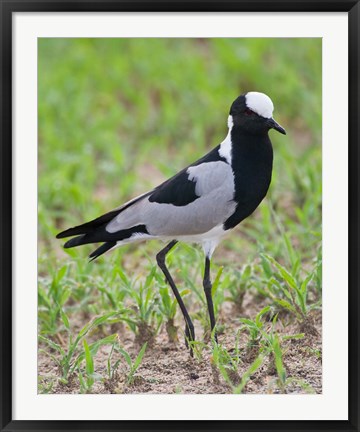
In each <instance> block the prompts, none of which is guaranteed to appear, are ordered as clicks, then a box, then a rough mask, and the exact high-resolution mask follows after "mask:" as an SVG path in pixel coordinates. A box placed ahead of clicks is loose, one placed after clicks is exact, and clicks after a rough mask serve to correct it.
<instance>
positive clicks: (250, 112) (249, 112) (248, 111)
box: [244, 108, 255, 116]
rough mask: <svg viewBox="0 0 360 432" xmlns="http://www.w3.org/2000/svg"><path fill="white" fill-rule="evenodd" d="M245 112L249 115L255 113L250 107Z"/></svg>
mask: <svg viewBox="0 0 360 432" xmlns="http://www.w3.org/2000/svg"><path fill="white" fill-rule="evenodd" d="M244 113H245V115H247V116H252V115H254V114H255V113H254V111H251V109H250V108H246V109H245V111H244Z"/></svg>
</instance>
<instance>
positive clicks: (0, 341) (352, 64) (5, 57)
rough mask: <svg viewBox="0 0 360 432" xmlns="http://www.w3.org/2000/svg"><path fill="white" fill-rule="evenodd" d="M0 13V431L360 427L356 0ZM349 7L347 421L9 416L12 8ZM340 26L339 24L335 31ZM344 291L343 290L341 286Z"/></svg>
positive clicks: (114, 4)
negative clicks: (38, 418) (28, 418)
mask: <svg viewBox="0 0 360 432" xmlns="http://www.w3.org/2000/svg"><path fill="white" fill-rule="evenodd" d="M0 7H1V9H0V13H1V95H2V96H1V113H0V119H1V120H0V121H1V123H0V124H1V146H0V161H1V171H0V172H1V183H0V187H1V188H0V194H1V201H0V215H1V216H0V217H1V230H0V244H1V249H0V266H1V267H0V275H1V290H0V305H1V332H0V351H1V352H0V354H1V357H0V404H1V406H0V422H1V423H0V425H1V431H15V430H16V431H45V430H49V431H50V430H58V431H61V430H64V431H65V430H66V431H75V430H87V431H89V430H94V431H102V430H104V431H105V430H121V431H126V430H132V431H134V430H148V431H150V430H223V431H226V430H242V431H247V430H249V431H250V430H251V431H277V430H286V431H295V430H296V431H320V430H321V431H325V430H329V431H330V430H331V431H337V430H338V431H340V430H341V431H358V430H359V343H358V342H359V312H358V311H359V295H358V286H359V253H358V250H359V232H358V220H359V198H358V196H359V176H358V169H359V150H358V146H359V116H360V113H359V72H360V70H359V59H360V56H359V51H360V44H359V24H360V4H359V1H350V0H341V1H340V0H334V1H333V0H316V1H314V0H302V1H292V0H273V1H271V0H245V1H242V0H235V1H220V0H216V1H211V0H210V1H209V0H208V1H199V0H198V1H188V0H184V1H173V2H166V1H159V0H156V1H153V0H151V1H144V0H142V1H137V0H127V1H121V0H120V1H119V0H113V1H112V0H107V1H99V0H94V1H93V0H85V1H84V0H74V1H59V0H54V1H53V0H46V1H32V0H23V1H16V0H14V1H11V0H8V1H6V0H0ZM101 11H119V12H121V11H129V12H130V11H131V12H135V11H139V12H140V11H141V12H151V11H156V12H214V13H215V12H231V11H237V12H238V11H239V12H347V13H348V22H349V35H348V42H349V89H348V90H349V149H348V150H349V167H348V168H349V251H348V252H349V264H348V265H349V267H348V268H349V305H348V310H349V322H348V326H349V341H348V342H349V376H348V388H349V394H348V400H349V413H348V420H347V421H137V420H134V421H55V420H52V421H18V420H13V417H12V397H13V394H12V361H13V359H12V252H13V250H12V14H13V13H15V12H101ZM334 31H335V29H334ZM339 289H340V287H339Z"/></svg>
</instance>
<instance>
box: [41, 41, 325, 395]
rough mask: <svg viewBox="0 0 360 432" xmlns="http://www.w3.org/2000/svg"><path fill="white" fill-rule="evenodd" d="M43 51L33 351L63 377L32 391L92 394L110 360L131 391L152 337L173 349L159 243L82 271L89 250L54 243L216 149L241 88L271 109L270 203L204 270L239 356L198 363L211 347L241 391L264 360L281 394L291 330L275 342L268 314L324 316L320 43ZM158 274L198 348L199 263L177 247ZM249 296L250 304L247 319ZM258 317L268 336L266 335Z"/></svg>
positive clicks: (293, 319)
mask: <svg viewBox="0 0 360 432" xmlns="http://www.w3.org/2000/svg"><path fill="white" fill-rule="evenodd" d="M38 48H39V57H38V58H39V76H38V78H39V79H38V84H39V86H38V100H39V105H38V106H39V108H38V115H39V176H38V194H39V201H38V216H39V224H38V227H39V228H38V230H39V254H38V263H39V266H38V269H39V293H38V299H39V300H38V304H39V335H40V339H39V347H40V348H41V353H42V354H44V353H46V355H47V356H48V357H49V358H50V359H51V361H52V362H54V364H56V365H57V367H58V373H57V374H56V375H55V376H54V377H53V381H52V382H51V383H50V384H41V382H42V378H43V377H41V376H40V384H39V391H40V392H52V391H53V386H54V385H55V386H56V385H57V384H58V383H60V382H63V383H64V382H67V381H68V379H69V376H72V379H73V380H74V379H75V381H76V382H77V383H78V386H79V391H81V392H91V391H94V384H95V382H98V381H100V382H101V381H104V382H105V381H106V380H111V379H114V376H115V375H116V373H115V372H116V370H117V366H118V362H119V361H120V360H119V359H120V358H121V357H123V358H125V360H126V363H127V364H128V367H129V368H130V369H129V371H130V372H128V374H129V377H128V378H126V380H125V381H126V382H127V383H128V385H131V383H133V382H134V374H135V372H136V371H137V369H138V368H139V367H140V369H139V370H140V371H141V365H140V363H141V361H142V359H143V357H144V358H146V355H147V353H148V352H150V350H151V345H152V344H156V340H157V338H158V335H159V333H160V332H163V331H167V336H168V338H169V340H171V341H173V342H174V341H177V340H179V344H182V343H183V336H184V335H183V323H182V321H181V317H180V314H179V311H178V309H177V308H176V306H175V303H174V300H173V297H172V293H171V292H170V290H169V288H168V287H167V285H166V284H165V283H164V280H163V275H162V274H161V272H160V271H159V270H158V269H157V268H156V266H155V254H156V252H157V251H158V250H160V248H161V247H162V245H161V244H160V243H159V242H156V241H153V242H148V243H146V244H142V245H141V247H139V248H138V247H136V246H133V245H130V246H125V247H123V248H120V249H118V250H116V251H115V252H113V253H112V254H108V255H105V256H104V257H102V258H100V259H99V260H98V261H97V262H96V263H92V264H91V263H88V260H87V255H88V253H89V252H91V250H92V247H91V246H85V247H83V248H79V249H73V250H66V251H64V250H62V244H61V242H60V241H58V240H56V239H55V235H56V233H58V232H59V231H61V230H62V229H64V228H67V227H70V226H73V225H76V224H79V223H81V222H84V221H87V220H90V219H92V218H95V217H97V216H99V215H100V214H102V213H104V212H106V211H108V210H110V209H112V208H114V207H116V206H118V205H119V204H121V203H122V202H124V201H126V200H128V199H130V198H132V197H134V196H136V195H137V194H140V193H142V192H144V191H146V190H148V189H150V188H152V187H154V186H156V185H157V184H158V183H159V182H160V181H161V180H163V179H165V178H166V177H167V176H170V175H172V174H174V173H175V172H176V171H177V170H179V169H181V168H183V167H184V166H185V165H186V164H189V163H191V162H193V161H194V160H195V159H197V158H198V157H200V156H201V155H203V154H204V153H205V152H206V151H208V150H210V149H211V148H213V147H214V146H216V145H217V144H218V143H219V142H220V141H221V140H222V139H223V138H224V136H225V134H226V131H227V127H226V120H227V114H228V110H229V106H230V104H231V102H232V101H233V100H234V99H235V98H236V97H237V96H238V95H239V94H240V93H242V92H245V91H249V90H256V91H262V92H265V93H267V94H268V95H269V96H270V97H271V98H272V100H273V102H274V105H275V113H274V117H275V118H276V120H277V121H278V122H279V123H280V124H281V125H283V126H284V127H285V128H286V130H287V136H286V137H284V136H281V135H280V134H277V133H276V132H271V139H272V142H273V146H274V154H275V160H274V172H273V180H272V185H271V188H270V191H269V193H268V196H267V198H266V200H265V201H264V202H263V203H262V204H261V206H260V207H259V209H258V210H257V211H256V212H255V214H254V215H253V216H251V217H250V218H248V219H247V220H246V221H244V222H243V223H242V224H241V226H240V227H239V228H237V229H236V231H234V232H233V234H232V235H231V236H230V237H229V239H227V240H226V241H224V242H223V244H222V245H221V246H220V247H219V248H218V250H217V251H216V252H215V255H214V259H213V264H212V270H211V272H212V278H213V281H215V283H214V290H213V291H214V303H215V309H216V311H217V314H218V315H221V313H222V310H223V305H224V302H227V303H229V304H230V305H232V306H233V310H234V311H236V312H235V315H234V314H233V315H232V317H231V319H232V326H231V327H229V322H228V321H227V319H226V317H225V318H224V319H223V320H222V322H221V320H220V323H219V332H220V333H221V332H225V334H226V332H230V331H231V332H235V333H236V332H239V331H240V332H241V333H242V334H243V337H244V338H245V340H242V342H241V343H242V348H238V351H239V356H238V357H236V358H233V357H232V354H231V355H230V354H229V353H228V352H227V348H226V347H225V346H221V344H219V345H214V347H213V348H211V344H210V345H209V344H207V345H206V344H205V345H204V344H202V341H199V345H198V346H197V350H198V352H200V357H201V351H202V350H205V351H206V350H209V349H210V350H211V355H212V358H213V364H214V365H216V367H217V368H218V370H219V371H220V374H221V376H222V378H223V380H224V382H225V383H227V385H230V390H229V391H234V392H235V393H238V392H241V391H243V390H244V388H246V383H247V382H248V380H249V379H250V377H251V376H253V375H254V374H255V373H258V371H259V368H260V367H261V365H262V363H263V360H264V359H265V358H268V359H273V361H274V363H275V368H276V370H277V374H278V382H277V384H276V385H277V386H278V388H279V389H280V390H281V391H286V386H287V383H290V382H291V380H292V381H294V380H295V379H292V377H289V376H287V373H286V366H284V362H283V360H282V359H283V355H284V349H283V348H282V341H283V338H284V335H285V336H286V335H287V336H291V334H290V335H289V334H288V332H287V328H286V325H285V328H284V329H282V330H280V327H279V325H278V322H277V320H278V317H281V319H282V322H286V323H289V325H290V323H291V324H293V323H297V324H298V325H299V328H306V329H309V328H311V322H312V314H313V312H314V311H315V310H316V309H320V308H321V197H322V191H321V175H322V167H321V73H322V71H321V40H320V39H311V38H310V39H39V44H38ZM168 263H169V267H170V269H171V271H172V272H173V273H174V274H175V275H176V280H178V281H179V289H180V290H181V291H182V294H183V297H184V301H185V303H186V304H187V306H188V307H189V308H190V310H191V314H192V316H193V317H194V318H195V320H196V321H197V322H198V323H199V324H200V326H201V328H202V329H203V330H204V333H207V335H208V336H209V323H208V317H207V313H206V306H205V305H206V303H205V297H204V293H203V289H202V285H201V273H202V271H203V265H204V264H203V256H202V252H201V251H199V250H197V249H194V248H192V247H189V246H186V245H179V246H178V247H177V248H176V249H175V250H174V251H173V252H171V254H169V257H168ZM245 295H250V296H252V298H253V303H254V304H255V305H257V306H256V308H255V309H256V312H255V313H254V314H253V316H251V317H249V318H248V320H247V321H243V320H241V318H242V314H243V313H244V310H243V299H244V296H245ZM264 307H265V308H268V309H266V314H267V317H268V318H267V319H268V320H269V322H270V323H272V324H271V329H272V330H271V337H270V336H269V333H268V329H267V330H266V329H264V327H263V326H262V325H261V323H262V322H263V321H262V319H263V318H261V317H262V315H261V311H262V310H263V308H264ZM259 313H260V317H259ZM234 319H235V321H236V323H235V330H234V325H233V321H234ZM274 320H275V322H274ZM177 323H178V324H179V326H180V327H178V325H177ZM180 323H181V324H180ZM116 325H118V326H119V325H121V326H124V329H125V333H129V334H133V337H134V340H135V341H136V342H137V343H138V345H136V348H134V353H133V354H131V353H130V354H129V353H127V351H126V349H125V347H124V343H123V342H122V341H120V340H118V338H117V337H116V334H115V333H114V332H112V328H114V326H115V328H116ZM309 326H310V327H309ZM235 333H234V334H235ZM299 333H300V332H299ZM305 336H306V335H305ZM115 339H116V340H115ZM146 342H149V343H148V346H147V350H146V352H145V348H144V349H143V350H144V352H143V350H141V352H140V354H141V355H140V354H139V350H140V348H141V346H143V347H144V346H145V345H144V344H145V343H146ZM239 343H240V342H239ZM251 343H256V344H257V345H256V346H257V357H256V358H255V359H254V360H253V363H251V365H249V367H248V368H247V371H246V372H245V374H244V376H242V377H239V382H237V383H235V384H234V383H233V382H232V381H231V379H230V378H229V372H228V369H229V368H230V370H231V371H233V372H232V373H235V375H236V373H237V372H236V371H237V370H238V364H239V362H240V363H241V357H242V353H243V350H245V349H246V346H248V345H249V344H251ZM103 346H107V347H108V349H109V356H108V359H107V366H106V364H105V365H104V368H100V369H99V368H98V369H99V370H96V368H97V366H96V362H95V363H94V361H93V358H94V357H95V358H96V355H97V353H98V350H99V349H100V348H101V347H103ZM309 349H310V350H312V348H311V347H310V348H309ZM124 353H127V356H126V355H125V354H124ZM132 355H133V359H132V358H131V356H132ZM164 355H166V354H164ZM229 356H230V357H229ZM113 357H114V360H113ZM133 362H134V363H133ZM105 363H106V361H105ZM137 363H138V364H137ZM135 364H136V368H134V365H135ZM139 373H140V372H139ZM230 375H231V374H230ZM301 386H302V387H303V388H305V389H308V388H309V386H308V384H307V383H306V382H303V383H302V384H301Z"/></svg>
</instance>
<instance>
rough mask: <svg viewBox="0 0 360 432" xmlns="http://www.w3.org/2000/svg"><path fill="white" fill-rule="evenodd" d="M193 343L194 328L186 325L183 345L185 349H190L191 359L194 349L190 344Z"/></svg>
mask: <svg viewBox="0 0 360 432" xmlns="http://www.w3.org/2000/svg"><path fill="white" fill-rule="evenodd" d="M194 341H195V329H194V326H193V325H191V327H189V326H188V325H187V324H186V325H185V345H186V348H188V349H190V355H191V357H194V349H193V347H192V344H191V342H194Z"/></svg>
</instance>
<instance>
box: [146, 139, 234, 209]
mask: <svg viewBox="0 0 360 432" xmlns="http://www.w3.org/2000/svg"><path fill="white" fill-rule="evenodd" d="M219 147H220V146H217V147H215V148H214V149H213V150H211V151H210V152H209V153H208V154H206V155H205V156H203V157H202V158H201V159H199V160H197V161H196V162H194V163H193V164H191V165H189V166H188V167H186V168H184V169H183V170H181V171H180V172H179V173H177V174H176V175H175V176H174V177H171V178H170V179H169V180H166V181H165V182H164V183H162V184H161V185H159V186H158V187H156V188H155V189H154V191H153V192H152V193H151V194H150V196H149V201H150V202H156V203H158V204H172V205H174V206H186V205H188V204H190V203H192V202H193V201H195V200H196V199H198V198H199V196H198V195H197V194H196V192H195V187H196V182H195V181H193V180H190V179H189V174H188V172H187V170H188V168H190V167H193V166H197V165H201V164H203V163H208V162H217V161H222V162H226V159H224V158H223V157H222V156H220V155H219Z"/></svg>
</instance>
